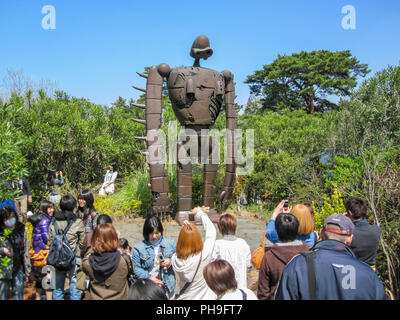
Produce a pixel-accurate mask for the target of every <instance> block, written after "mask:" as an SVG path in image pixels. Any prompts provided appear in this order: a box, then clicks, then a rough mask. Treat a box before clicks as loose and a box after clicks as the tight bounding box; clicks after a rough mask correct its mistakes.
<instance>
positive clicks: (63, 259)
mask: <svg viewBox="0 0 400 320" xmlns="http://www.w3.org/2000/svg"><path fill="white" fill-rule="evenodd" d="M52 223H53V224H54V229H55V230H56V236H55V237H54V240H53V242H52V243H51V245H50V248H49V255H48V256H47V264H48V265H51V266H54V268H56V269H57V270H59V271H69V270H71V268H72V267H73V266H74V262H75V251H72V249H71V247H70V245H69V242H68V239H67V237H66V234H67V232H68V230H69V228H70V227H71V225H72V224H73V221H70V222H69V223H68V225H67V227H66V228H65V229H64V231H62V230H61V229H60V228H59V227H58V224H57V222H56V221H55V219H53V220H52Z"/></svg>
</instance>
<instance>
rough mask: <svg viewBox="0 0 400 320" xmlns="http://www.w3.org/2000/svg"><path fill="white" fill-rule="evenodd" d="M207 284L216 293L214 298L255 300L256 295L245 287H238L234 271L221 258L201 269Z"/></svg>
mask: <svg viewBox="0 0 400 320" xmlns="http://www.w3.org/2000/svg"><path fill="white" fill-rule="evenodd" d="M203 276H204V279H205V281H206V283H207V286H208V287H209V288H210V289H211V290H212V291H213V292H214V293H215V294H216V296H217V298H216V300H257V297H256V295H255V294H254V292H253V291H251V290H250V289H247V288H246V287H243V288H241V287H238V284H237V282H236V277H235V271H234V270H233V268H232V266H231V264H230V263H229V262H228V261H226V260H223V259H218V260H215V261H213V262H211V263H209V264H208V265H207V266H205V268H204V269H203Z"/></svg>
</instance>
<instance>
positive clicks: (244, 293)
mask: <svg viewBox="0 0 400 320" xmlns="http://www.w3.org/2000/svg"><path fill="white" fill-rule="evenodd" d="M239 290H240V291H241V292H242V296H243V300H247V293H246V292H244V290H242V289H239Z"/></svg>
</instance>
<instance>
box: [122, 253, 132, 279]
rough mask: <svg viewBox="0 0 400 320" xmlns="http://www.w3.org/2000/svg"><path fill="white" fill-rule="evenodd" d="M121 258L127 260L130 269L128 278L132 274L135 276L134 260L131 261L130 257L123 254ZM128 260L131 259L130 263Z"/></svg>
mask: <svg viewBox="0 0 400 320" xmlns="http://www.w3.org/2000/svg"><path fill="white" fill-rule="evenodd" d="M121 256H122V259H124V260H125V262H126V265H127V267H128V276H129V275H130V274H133V264H132V259H131V258H130V257H129V256H128V255H126V254H124V253H121ZM127 259H129V262H128V260H127Z"/></svg>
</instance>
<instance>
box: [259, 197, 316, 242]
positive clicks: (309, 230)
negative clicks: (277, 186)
mask: <svg viewBox="0 0 400 320" xmlns="http://www.w3.org/2000/svg"><path fill="white" fill-rule="evenodd" d="M284 203H285V200H282V201H281V202H280V203H279V205H278V206H277V207H276V208H275V210H274V213H273V214H272V217H271V219H270V220H269V221H268V224H267V228H266V229H267V232H266V234H265V236H266V238H267V239H268V240H269V241H271V242H272V243H278V242H279V238H278V234H277V232H276V228H275V220H276V218H277V216H278V215H279V214H281V213H282V212H284V213H291V214H292V215H294V216H295V217H296V218H297V220H298V221H299V230H298V232H297V238H296V240H300V241H304V242H305V243H307V244H308V245H309V246H310V247H312V246H313V245H314V244H315V243H316V242H317V241H318V235H317V233H316V232H315V231H314V219H313V216H312V214H311V211H310V209H309V208H308V207H307V206H306V205H304V204H298V205H295V206H294V207H293V208H284Z"/></svg>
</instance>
